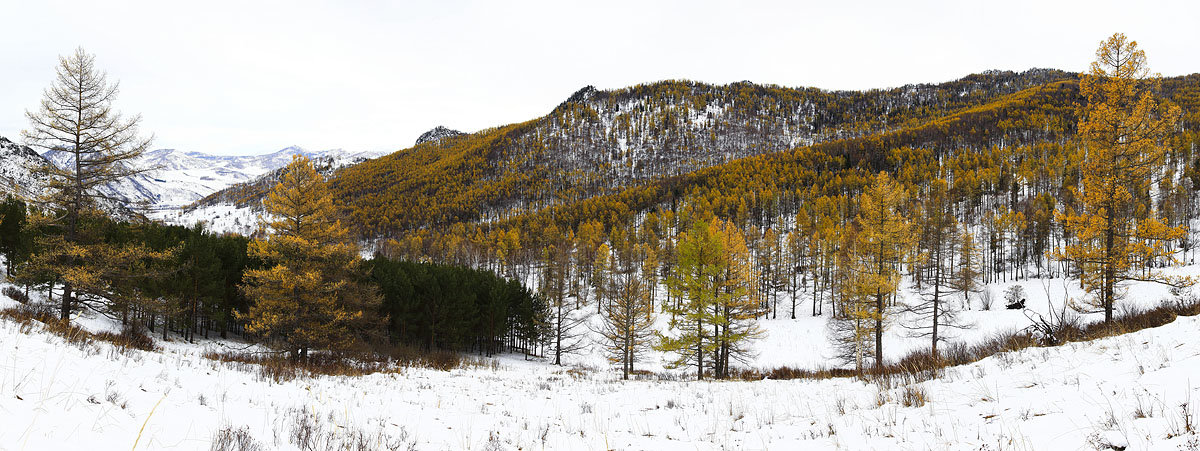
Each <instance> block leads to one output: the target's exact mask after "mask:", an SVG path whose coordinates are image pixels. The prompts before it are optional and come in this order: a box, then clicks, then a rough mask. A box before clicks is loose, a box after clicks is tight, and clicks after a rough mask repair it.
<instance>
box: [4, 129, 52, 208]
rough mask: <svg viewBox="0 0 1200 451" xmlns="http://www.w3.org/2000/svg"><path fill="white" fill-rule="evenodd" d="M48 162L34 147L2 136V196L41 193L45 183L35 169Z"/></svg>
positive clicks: (29, 195)
mask: <svg viewBox="0 0 1200 451" xmlns="http://www.w3.org/2000/svg"><path fill="white" fill-rule="evenodd" d="M48 163H49V162H47V161H46V159H45V158H43V157H42V156H41V155H38V153H37V152H35V151H34V150H33V149H30V148H29V147H26V146H22V145H20V144H17V143H14V142H12V141H9V140H8V139H6V138H4V137H3V136H0V196H2V195H3V194H8V193H13V194H18V195H21V196H23V197H32V196H35V195H37V194H39V193H41V192H42V189H43V187H44V184H43V183H42V181H41V180H40V179H38V178H37V177H36V176H35V175H34V174H33V171H34V170H35V169H36V168H38V167H43V166H44V165H46V164H48Z"/></svg>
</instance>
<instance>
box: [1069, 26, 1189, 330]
mask: <svg viewBox="0 0 1200 451" xmlns="http://www.w3.org/2000/svg"><path fill="white" fill-rule="evenodd" d="M1158 88H1159V79H1158V76H1157V75H1155V76H1151V75H1150V70H1149V68H1148V67H1147V65H1146V54H1145V52H1144V51H1142V50H1140V49H1138V46H1137V42H1136V41H1129V40H1128V39H1127V38H1126V37H1125V35H1124V34H1121V33H1117V34H1114V35H1112V36H1111V37H1109V38H1108V39H1107V40H1105V41H1104V42H1102V43H1101V44H1100V47H1099V48H1098V49H1097V50H1096V60H1095V61H1093V62H1092V66H1091V70H1090V71H1088V73H1087V74H1085V75H1084V76H1083V78H1082V79H1081V80H1080V83H1079V90H1080V93H1081V94H1082V95H1083V97H1084V98H1085V100H1086V103H1085V104H1084V106H1083V107H1082V110H1081V114H1080V119H1079V127H1078V129H1079V137H1080V140H1081V142H1082V151H1083V152H1084V153H1083V159H1084V163H1083V183H1082V184H1081V185H1080V186H1079V187H1078V191H1077V194H1076V195H1077V196H1078V197H1079V199H1081V201H1082V202H1081V204H1082V205H1081V207H1080V209H1079V210H1078V211H1068V212H1067V213H1064V214H1060V215H1059V218H1060V220H1061V221H1063V223H1064V225H1065V228H1066V229H1067V230H1068V231H1069V232H1070V233H1071V235H1072V236H1073V237H1074V242H1073V243H1071V244H1068V245H1066V246H1065V247H1063V248H1060V249H1059V251H1058V256H1059V257H1060V258H1064V259H1069V260H1071V261H1074V262H1076V263H1077V264H1078V265H1079V266H1080V268H1079V269H1080V282H1081V284H1082V285H1083V287H1084V289H1085V290H1087V291H1088V292H1089V293H1092V294H1093V297H1092V298H1091V299H1090V300H1089V302H1088V304H1089V305H1087V306H1086V307H1080V308H1090V309H1093V310H1100V311H1103V312H1104V321H1105V322H1106V323H1107V322H1111V321H1112V319H1113V305H1114V304H1115V302H1116V300H1117V299H1116V298H1117V295H1118V288H1117V287H1118V285H1119V284H1121V283H1122V282H1124V281H1126V280H1130V279H1139V280H1147V281H1154V282H1161V283H1167V284H1172V285H1179V284H1185V283H1188V281H1186V280H1179V279H1175V278H1171V277H1168V276H1165V275H1162V274H1160V273H1157V272H1154V271H1142V269H1143V268H1144V267H1146V266H1149V265H1150V264H1151V262H1153V261H1155V260H1158V259H1165V260H1168V261H1170V262H1172V263H1175V257H1174V253H1173V252H1171V251H1170V249H1169V248H1168V247H1167V243H1168V241H1170V240H1178V239H1181V238H1183V237H1184V236H1185V228H1184V227H1167V226H1166V225H1164V224H1163V223H1162V221H1160V220H1159V219H1158V218H1157V217H1156V216H1155V214H1154V213H1155V212H1154V211H1151V210H1149V208H1150V205H1146V203H1145V202H1143V201H1142V200H1141V199H1142V198H1143V196H1145V195H1146V193H1147V192H1149V190H1150V183H1151V181H1152V180H1153V179H1154V177H1153V176H1154V174H1155V173H1156V171H1158V170H1159V169H1160V168H1161V167H1162V165H1163V163H1164V159H1165V157H1166V146H1165V141H1166V139H1167V138H1168V137H1169V136H1170V135H1171V134H1172V133H1174V131H1175V123H1176V121H1177V120H1178V118H1179V116H1180V110H1179V107H1177V106H1175V105H1173V104H1170V103H1168V102H1160V101H1159V100H1158V98H1157V92H1156V91H1157V90H1158ZM1139 209H1142V211H1141V212H1140V213H1139Z"/></svg>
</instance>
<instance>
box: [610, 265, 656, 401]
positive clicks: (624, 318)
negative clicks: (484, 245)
mask: <svg viewBox="0 0 1200 451" xmlns="http://www.w3.org/2000/svg"><path fill="white" fill-rule="evenodd" d="M612 285H613V287H612V292H611V296H612V299H611V300H610V302H609V303H608V304H607V305H605V308H604V312H603V316H602V318H603V322H602V323H601V326H600V327H601V329H600V336H601V337H602V338H603V343H602V345H603V346H604V349H605V351H606V353H607V354H608V361H609V362H612V363H613V364H619V365H621V378H622V379H629V373H631V372H633V364H634V362H636V361H637V359H638V357H640V356H641V355H642V354H644V353H645V352H646V350H648V349H649V348H650V345H651V343H650V340H651V339H652V338H653V337H654V329H653V325H654V320H653V317H652V315H651V313H652V312H653V311H654V307H653V304H652V303H651V302H650V293H649V291H648V290H647V289H646V283H645V282H643V281H642V280H641V279H640V278H639V277H637V276H636V275H634V274H622V275H619V276H617V277H616V278H615V280H614V282H613V284H612Z"/></svg>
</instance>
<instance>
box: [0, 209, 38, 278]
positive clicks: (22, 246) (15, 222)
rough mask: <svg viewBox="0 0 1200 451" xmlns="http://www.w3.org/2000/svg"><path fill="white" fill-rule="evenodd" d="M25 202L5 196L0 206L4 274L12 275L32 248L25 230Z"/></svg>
mask: <svg viewBox="0 0 1200 451" xmlns="http://www.w3.org/2000/svg"><path fill="white" fill-rule="evenodd" d="M25 209H26V207H25V202H22V201H21V200H20V199H17V198H15V197H13V196H12V195H9V196H7V197H6V198H5V199H4V203H3V204H0V254H3V255H4V272H5V274H6V275H9V276H11V275H12V274H13V267H14V266H16V265H19V264H20V263H21V262H22V261H24V260H25V258H26V256H27V255H28V252H29V251H30V249H31V247H32V243H30V242H29V241H30V240H29V238H30V235H29V233H28V231H27V228H26V223H27V222H28V220H27V219H26V211H25Z"/></svg>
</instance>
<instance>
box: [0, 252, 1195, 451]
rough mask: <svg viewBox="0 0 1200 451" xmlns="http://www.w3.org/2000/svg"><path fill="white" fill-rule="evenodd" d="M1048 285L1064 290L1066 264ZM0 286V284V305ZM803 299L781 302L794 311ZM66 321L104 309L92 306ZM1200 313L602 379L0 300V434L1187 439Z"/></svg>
mask: <svg viewBox="0 0 1200 451" xmlns="http://www.w3.org/2000/svg"><path fill="white" fill-rule="evenodd" d="M1178 271H1179V272H1182V273H1192V274H1195V273H1200V267H1188V268H1185V269H1182V270H1178ZM1062 282H1063V281H1061V280H1047V281H1037V280H1034V281H1026V282H1021V284H1023V285H1024V286H1025V288H1026V291H1027V295H1028V298H1029V306H1030V307H1033V308H1035V309H1037V308H1039V307H1038V305H1040V304H1043V303H1047V298H1049V299H1050V300H1051V302H1053V303H1054V304H1055V305H1059V303H1061V302H1062V300H1063V299H1064V295H1063V294H1062V293H1063V290H1062ZM1008 285H1011V283H1009V284H997V285H992V286H990V287H989V288H990V289H992V290H994V291H996V292H997V293H999V292H1001V291H1002V290H1003V289H1005V288H1006V287H1007V286H1008ZM1066 286H1067V292H1068V295H1070V296H1075V295H1077V294H1078V293H1077V291H1078V286H1077V283H1073V282H1070V281H1067V282H1066ZM1129 293H1130V296H1129V298H1130V300H1129V301H1128V302H1130V303H1132V304H1136V305H1146V306H1148V305H1153V304H1154V303H1156V302H1159V301H1160V300H1161V299H1163V298H1164V297H1165V296H1166V292H1165V291H1164V290H1160V289H1157V288H1152V287H1151V286H1149V285H1144V284H1136V285H1132V286H1131V288H1130V290H1129ZM1039 296H1041V297H1039ZM14 304H15V302H14V301H12V300H9V299H8V298H6V297H3V296H0V308H3V307H9V306H12V305H14ZM801 306H802V307H803V308H802V309H800V312H798V313H805V312H808V310H807V309H808V308H810V307H809V306H808V304H807V303H805V304H802V305H801ZM1046 308H1049V306H1046V307H1042V309H1046ZM966 316H967V317H968V318H969V319H971V320H973V321H976V322H978V323H979V326H980V327H979V328H978V329H977V330H975V331H971V332H969V333H964V334H963V335H962V336H961V337H960V340H963V341H965V342H968V343H969V342H973V341H976V340H979V339H982V338H986V337H987V336H988V335H990V334H992V333H995V332H996V331H1000V330H1009V329H1012V328H1019V327H1023V325H1024V324H1026V323H1027V320H1025V319H1024V317H1023V316H1021V314H1020V313H1018V312H1013V311H1004V310H999V311H996V310H993V311H977V310H975V311H969V312H967V313H966ZM1083 319H1084V320H1085V321H1094V320H1096V318H1095V315H1084V317H1083ZM591 321H592V322H595V321H596V318H594V317H593V318H591ZM664 322H665V320H664V319H663V318H659V326H660V327H661V326H662V325H663V324H664ZM77 323H79V324H81V325H82V326H83V327H85V328H87V329H89V330H94V331H95V330H104V329H113V328H114V327H115V326H114V325H113V324H111V323H109V322H107V321H106V320H103V319H100V318H95V317H83V318H81V319H79V320H77ZM762 324H763V325H764V328H765V329H766V330H767V331H768V336H767V338H765V339H763V340H762V341H761V342H759V343H757V345H756V349H757V350H758V352H759V356H758V357H757V359H756V360H755V362H754V364H755V366H759V367H771V366H776V365H794V366H795V365H800V366H806V367H812V366H813V365H816V364H819V363H824V365H825V366H829V365H830V362H828V361H827V360H826V359H827V356H828V344H827V342H826V339H825V337H824V322H823V320H822V319H820V318H812V317H808V316H800V318H799V319H797V320H790V319H787V320H785V319H778V320H766V321H763V323H762ZM893 330H895V329H893ZM1198 330H1200V317H1182V318H1179V319H1177V320H1176V321H1175V322H1173V323H1171V324H1168V325H1165V326H1162V327H1159V328H1154V329H1147V330H1143V331H1139V332H1135V333H1131V334H1127V335H1123V336H1117V337H1112V338H1106V339H1101V340H1096V341H1093V342H1083V343H1071V344H1068V345H1065V346H1060V347H1049V348H1030V349H1026V350H1022V351H1017V352H1008V353H1002V354H998V355H995V356H993V357H989V358H987V359H984V360H982V361H980V362H977V363H974V364H970V365H965V366H960V367H953V368H949V369H947V370H945V372H944V373H943V374H942V375H941V377H940V378H938V379H933V380H928V381H916V380H895V381H891V382H877V383H869V382H863V381H858V380H853V379H831V380H821V381H803V380H790V381H771V380H767V381H728V382H713V381H703V382H696V381H686V380H684V381H680V380H675V379H676V378H675V377H672V376H670V375H671V374H673V373H671V372H666V373H665V374H666V375H667V377H665V378H651V379H648V380H631V381H620V380H618V379H617V378H618V375H617V374H616V373H615V372H614V371H611V370H609V369H608V367H607V366H605V362H604V361H603V357H602V356H601V355H600V354H599V353H598V351H596V350H595V349H593V350H592V351H591V352H588V353H585V354H582V355H576V356H570V358H569V359H568V362H569V363H570V364H569V365H568V366H566V367H556V366H553V365H550V364H548V363H547V362H545V361H542V360H532V361H525V360H523V359H522V357H521V356H519V355H518V356H509V355H506V356H501V357H500V358H498V359H494V360H493V359H483V360H481V361H480V363H481V364H480V365H476V366H473V367H470V368H463V369H456V370H452V371H437V370H430V369H423V368H406V369H397V370H395V371H393V372H386V373H377V374H372V375H368V376H363V377H329V376H321V377H313V378H304V379H297V380H292V381H288V382H283V383H275V382H272V381H270V380H269V379H265V378H263V377H261V376H259V375H258V374H257V373H255V372H254V371H251V370H248V369H245V368H238V367H236V366H234V365H232V364H227V363H221V362H216V361H211V360H207V359H205V358H203V357H202V354H203V353H204V352H205V351H208V350H218V351H225V350H229V349H232V348H234V347H243V346H245V345H244V344H241V343H238V342H236V341H221V340H210V341H201V342H199V343H197V344H186V343H182V342H179V341H168V342H162V343H160V344H161V347H162V350H161V351H157V352H143V351H125V352H121V351H119V350H117V349H115V348H114V347H112V346H110V345H108V344H106V343H93V344H86V345H75V344H68V343H65V342H64V341H63V340H62V339H61V338H58V337H56V336H53V335H50V334H48V333H46V332H44V331H42V330H40V327H36V326H35V327H22V326H20V325H18V324H16V323H14V322H11V321H9V320H0V425H3V426H0V450H6V449H76V448H81V447H87V448H90V449H127V448H129V447H131V446H133V444H134V442H135V441H136V442H137V447H138V448H139V449H164V448H168V449H209V444H210V442H211V440H212V438H213V437H214V434H215V433H216V431H218V430H220V429H222V428H225V427H232V428H234V429H238V428H242V427H244V428H245V431H246V432H247V433H248V434H249V435H250V436H252V437H253V438H254V439H255V440H257V441H258V442H260V443H261V444H263V445H264V447H265V448H266V449H300V447H299V446H297V444H296V442H297V438H296V434H295V432H296V430H297V426H298V425H302V424H306V423H307V424H310V425H311V426H312V427H313V428H316V429H319V430H320V431H321V432H320V433H318V434H316V437H317V438H318V439H321V440H334V441H336V440H340V439H349V437H350V436H351V435H354V434H358V435H355V436H356V437H360V438H363V439H364V440H365V442H366V443H368V445H369V446H368V447H369V448H374V449H379V448H388V447H391V446H396V447H398V448H399V449H408V448H409V446H412V449H662V450H672V449H680V450H684V449H686V450H695V449H803V448H816V449H1096V448H1106V447H1116V448H1119V447H1128V448H1129V449H1196V446H1198V445H1200V438H1198V436H1197V435H1196V434H1194V433H1191V434H1189V433H1186V432H1185V429H1186V425H1187V424H1189V423H1188V421H1189V420H1185V419H1184V414H1185V412H1184V409H1183V407H1181V405H1183V404H1184V403H1188V406H1189V408H1190V409H1191V411H1190V413H1189V415H1190V416H1191V419H1190V422H1191V423H1190V424H1193V425H1194V424H1196V423H1198V422H1200V414H1198V413H1196V412H1197V410H1200V409H1197V408H1196V405H1195V403H1196V402H1200V377H1197V375H1200V340H1195V336H1196V332H1197V331H1198ZM921 345H922V342H920V341H917V340H911V339H905V338H901V337H895V338H894V339H892V340H889V341H888V342H887V343H886V346H887V349H889V351H888V354H889V355H899V354H901V353H903V352H906V350H909V349H916V348H918V347H920V346H921ZM663 358H664V356H662V355H659V354H651V355H649V356H648V359H647V360H646V361H644V362H641V363H639V364H638V368H639V369H648V370H652V371H656V372H662V371H663V369H662V367H661V364H662V362H663ZM674 374H677V373H674ZM906 391H907V392H909V393H917V392H923V393H924V394H925V397H926V398H927V402H926V403H925V404H924V405H923V406H921V405H910V406H906V405H905V402H904V394H905V392H906ZM1193 399H1194V400H1195V401H1194V400H1193ZM143 425H144V431H143V430H142V428H143ZM139 431H141V432H139ZM330 446H332V445H330V444H329V443H327V442H321V443H318V444H317V445H315V448H317V449H322V448H327V447H330ZM1114 449H1115V448H1114Z"/></svg>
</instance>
